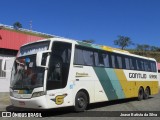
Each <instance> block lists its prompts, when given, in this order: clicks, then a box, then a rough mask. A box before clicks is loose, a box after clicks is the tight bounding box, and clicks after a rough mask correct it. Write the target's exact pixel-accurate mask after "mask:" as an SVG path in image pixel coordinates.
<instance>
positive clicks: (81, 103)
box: [74, 91, 88, 112]
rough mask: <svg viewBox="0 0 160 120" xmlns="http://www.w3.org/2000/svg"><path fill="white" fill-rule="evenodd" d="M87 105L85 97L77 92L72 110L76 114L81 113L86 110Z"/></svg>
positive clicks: (82, 93)
mask: <svg viewBox="0 0 160 120" xmlns="http://www.w3.org/2000/svg"><path fill="white" fill-rule="evenodd" d="M87 104H88V98H87V95H86V94H85V93H84V92H82V91H80V92H78V93H77V95H76V98H75V106H74V110H75V111H76V112H83V111H85V109H86V108H87Z"/></svg>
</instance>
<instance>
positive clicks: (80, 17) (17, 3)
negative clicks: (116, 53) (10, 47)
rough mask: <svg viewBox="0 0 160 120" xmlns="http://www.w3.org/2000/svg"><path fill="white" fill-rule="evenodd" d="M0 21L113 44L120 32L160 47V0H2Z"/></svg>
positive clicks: (99, 42)
mask: <svg viewBox="0 0 160 120" xmlns="http://www.w3.org/2000/svg"><path fill="white" fill-rule="evenodd" d="M0 2H1V5H0V23H1V24H6V25H13V23H14V22H16V21H19V22H20V23H21V24H22V26H23V28H26V29H30V21H32V30H35V31H39V32H44V33H48V34H53V35H57V36H61V37H66V38H71V39H75V40H94V41H95V43H96V44H103V45H107V46H112V47H118V46H115V45H114V42H113V41H114V40H116V39H117V38H118V37H117V36H118V35H122V36H128V37H130V38H131V40H132V42H133V43H135V46H130V48H134V47H136V44H148V45H153V46H157V47H160V0H0Z"/></svg>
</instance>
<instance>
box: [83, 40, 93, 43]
mask: <svg viewBox="0 0 160 120" xmlns="http://www.w3.org/2000/svg"><path fill="white" fill-rule="evenodd" d="M82 41H83V42H86V43H94V40H82Z"/></svg>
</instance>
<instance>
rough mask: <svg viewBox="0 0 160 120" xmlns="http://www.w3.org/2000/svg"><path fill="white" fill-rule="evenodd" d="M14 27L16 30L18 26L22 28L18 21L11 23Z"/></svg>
mask: <svg viewBox="0 0 160 120" xmlns="http://www.w3.org/2000/svg"><path fill="white" fill-rule="evenodd" d="M13 27H14V29H16V30H18V29H19V28H22V24H21V23H20V22H15V23H14V24H13Z"/></svg>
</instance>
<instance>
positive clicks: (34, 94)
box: [32, 91, 44, 98]
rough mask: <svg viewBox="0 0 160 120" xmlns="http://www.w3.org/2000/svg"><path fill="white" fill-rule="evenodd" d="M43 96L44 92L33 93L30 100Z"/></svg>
mask: <svg viewBox="0 0 160 120" xmlns="http://www.w3.org/2000/svg"><path fill="white" fill-rule="evenodd" d="M43 95H44V91H41V92H35V93H33V95H32V98H33V97H39V96H43Z"/></svg>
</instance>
